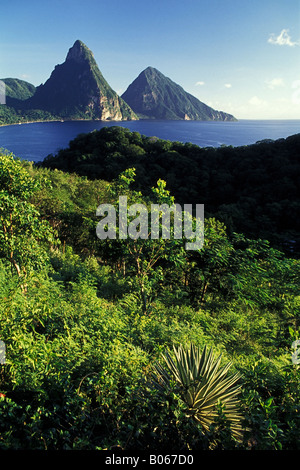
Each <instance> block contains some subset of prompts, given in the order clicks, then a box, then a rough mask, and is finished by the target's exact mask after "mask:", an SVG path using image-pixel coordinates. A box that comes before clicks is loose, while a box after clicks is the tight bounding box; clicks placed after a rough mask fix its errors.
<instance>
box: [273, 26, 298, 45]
mask: <svg viewBox="0 0 300 470" xmlns="http://www.w3.org/2000/svg"><path fill="white" fill-rule="evenodd" d="M268 42H269V43H270V44H275V45H278V46H290V47H293V46H299V42H293V41H292V39H291V36H290V35H289V30H288V29H283V30H282V31H281V33H280V34H279V35H278V36H275V35H274V34H271V36H270V37H269V39H268Z"/></svg>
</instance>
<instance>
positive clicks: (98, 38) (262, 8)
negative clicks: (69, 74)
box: [0, 0, 300, 119]
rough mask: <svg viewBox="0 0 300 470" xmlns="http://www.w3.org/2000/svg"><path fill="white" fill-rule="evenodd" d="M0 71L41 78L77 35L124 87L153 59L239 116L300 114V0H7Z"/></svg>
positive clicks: (0, 73)
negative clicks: (44, 0)
mask: <svg viewBox="0 0 300 470" xmlns="http://www.w3.org/2000/svg"><path fill="white" fill-rule="evenodd" d="M0 12H1V29H0V77H1V78H7V77H14V78H21V79H24V80H27V81H29V82H30V83H33V84H34V85H39V84H41V83H44V82H45V81H46V80H47V79H48V78H49V76H50V74H51V72H52V70H53V68H54V66H55V65H57V64H60V63H62V62H64V60H65V58H66V55H67V53H68V50H69V48H70V47H71V46H72V45H73V44H74V42H75V40H76V39H80V40H81V41H83V42H84V43H85V44H86V45H87V46H88V47H89V48H90V49H91V50H92V52H93V53H94V57H95V59H96V61H97V63H98V66H99V68H100V70H101V72H102V73H103V75H104V77H105V78H106V80H107V81H108V82H109V84H110V85H111V87H112V88H113V89H114V90H115V91H117V92H118V93H119V94H121V93H122V92H124V91H125V90H126V88H127V87H128V85H129V84H130V83H131V82H132V81H133V80H134V79H135V78H136V77H137V76H138V74H139V73H140V72H141V71H142V70H144V69H145V68H146V67H147V66H152V67H155V68H157V69H158V70H160V71H161V72H162V73H163V74H164V75H166V76H168V77H169V78H171V79H172V80H173V81H174V82H176V83H178V84H180V85H181V86H182V87H183V88H184V89H185V90H186V91H188V92H189V93H191V94H192V95H194V96H196V97H197V98H198V99H200V100H201V101H203V102H204V103H206V104H208V105H210V106H212V107H213V108H215V109H218V110H222V111H225V112H229V113H232V114H234V115H235V116H236V117H237V118H238V119H300V60H299V59H300V0H243V1H241V0H184V1H183V0H181V1H178V0H151V2H150V1H144V0H139V1H137V0H126V1H125V0H122V1H121V0H108V1H103V0H84V1H83V0H81V1H78V0H51V1H46V2H43V1H40V0H39V1H37V0H28V1H24V0H10V1H8V2H2V4H1V6H0Z"/></svg>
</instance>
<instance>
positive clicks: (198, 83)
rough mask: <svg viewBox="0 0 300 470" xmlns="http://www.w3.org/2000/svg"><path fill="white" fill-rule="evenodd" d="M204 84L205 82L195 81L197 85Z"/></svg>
mask: <svg viewBox="0 0 300 470" xmlns="http://www.w3.org/2000/svg"><path fill="white" fill-rule="evenodd" d="M204 84H205V82H197V83H196V85H197V86H202V85H204Z"/></svg>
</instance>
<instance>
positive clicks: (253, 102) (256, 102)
mask: <svg viewBox="0 0 300 470" xmlns="http://www.w3.org/2000/svg"><path fill="white" fill-rule="evenodd" d="M248 103H249V104H251V105H252V106H257V107H261V106H265V104H266V102H265V101H263V100H261V99H260V98H258V97H257V96H252V98H250V100H249V101H248Z"/></svg>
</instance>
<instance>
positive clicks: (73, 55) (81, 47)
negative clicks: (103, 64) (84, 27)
mask: <svg viewBox="0 0 300 470" xmlns="http://www.w3.org/2000/svg"><path fill="white" fill-rule="evenodd" d="M91 59H92V60H94V55H93V53H92V51H91V50H90V49H89V48H88V47H87V46H86V45H85V44H84V43H83V42H82V41H80V40H79V39H77V40H76V41H75V42H74V44H73V46H72V47H71V48H70V49H69V52H68V55H67V58H66V61H69V60H75V61H76V62H84V61H86V60H91Z"/></svg>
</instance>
